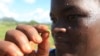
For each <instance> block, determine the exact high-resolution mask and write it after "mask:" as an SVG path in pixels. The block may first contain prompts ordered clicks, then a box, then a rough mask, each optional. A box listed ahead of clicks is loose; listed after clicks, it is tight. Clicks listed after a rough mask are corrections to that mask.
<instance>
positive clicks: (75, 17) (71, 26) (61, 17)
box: [50, 0, 100, 56]
mask: <svg viewBox="0 0 100 56" xmlns="http://www.w3.org/2000/svg"><path fill="white" fill-rule="evenodd" d="M99 2H100V1H99V0H52V1H51V12H50V16H51V20H52V34H53V38H54V41H55V45H56V54H57V56H100V15H99V14H100V4H99Z"/></svg>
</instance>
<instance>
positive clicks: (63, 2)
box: [51, 0, 100, 13]
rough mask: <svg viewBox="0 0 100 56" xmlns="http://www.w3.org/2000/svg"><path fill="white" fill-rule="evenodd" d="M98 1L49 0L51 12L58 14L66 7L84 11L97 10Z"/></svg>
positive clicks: (99, 0)
mask: <svg viewBox="0 0 100 56" xmlns="http://www.w3.org/2000/svg"><path fill="white" fill-rule="evenodd" d="M99 2H100V0H51V12H56V13H58V12H60V11H61V10H63V9H64V8H66V7H70V6H71V7H77V8H79V9H83V10H85V11H92V12H94V11H95V12H96V11H98V10H99V5H100V4H99Z"/></svg>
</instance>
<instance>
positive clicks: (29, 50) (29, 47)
mask: <svg viewBox="0 0 100 56" xmlns="http://www.w3.org/2000/svg"><path fill="white" fill-rule="evenodd" d="M22 48H23V51H24V52H25V53H30V52H31V51H32V49H31V46H30V45H29V44H25V45H24V46H23V47H22Z"/></svg>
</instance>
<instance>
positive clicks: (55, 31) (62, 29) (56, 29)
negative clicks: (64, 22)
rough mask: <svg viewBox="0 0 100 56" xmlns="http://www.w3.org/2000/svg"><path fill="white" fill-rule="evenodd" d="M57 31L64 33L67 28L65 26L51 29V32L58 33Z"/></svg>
mask: <svg viewBox="0 0 100 56" xmlns="http://www.w3.org/2000/svg"><path fill="white" fill-rule="evenodd" d="M58 32H61V33H65V32H67V29H66V28H54V29H53V33H58Z"/></svg>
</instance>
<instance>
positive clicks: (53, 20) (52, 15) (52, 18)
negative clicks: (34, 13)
mask: <svg viewBox="0 0 100 56" xmlns="http://www.w3.org/2000/svg"><path fill="white" fill-rule="evenodd" d="M50 17H51V21H52V23H56V22H57V18H56V17H55V15H54V14H53V13H50Z"/></svg>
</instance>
